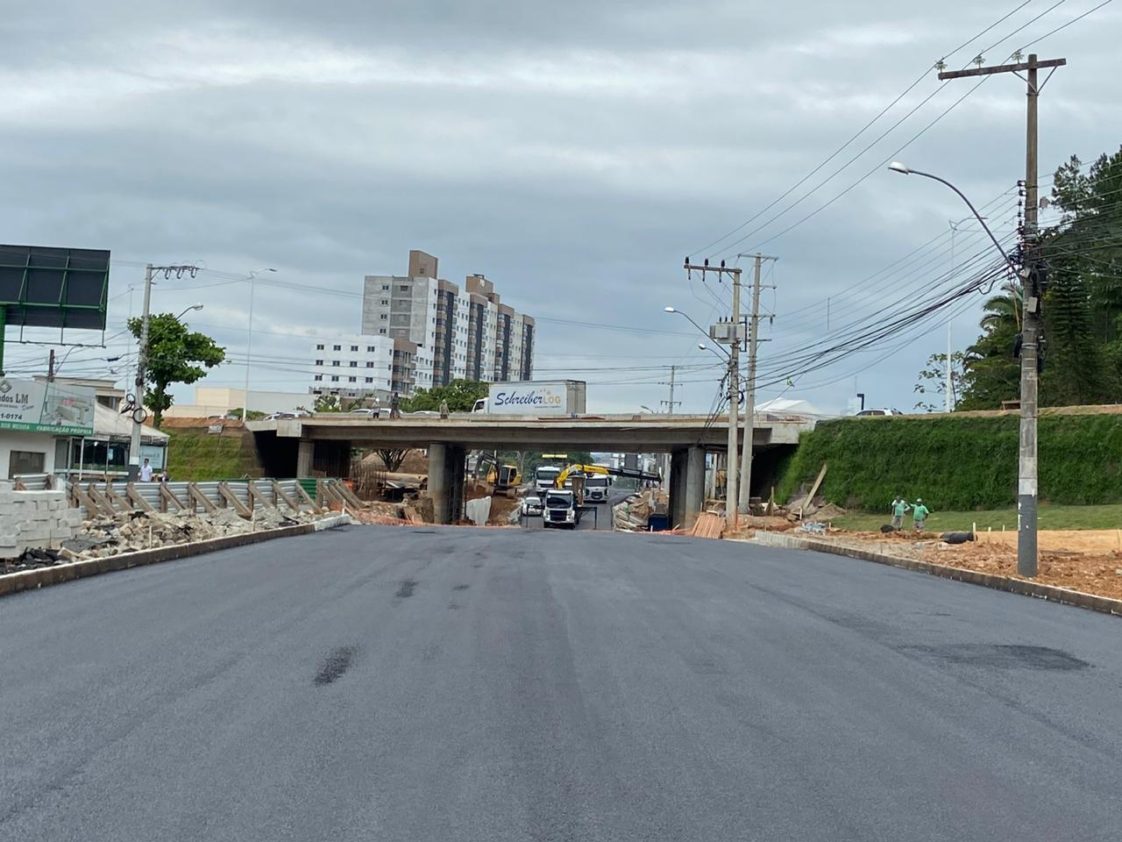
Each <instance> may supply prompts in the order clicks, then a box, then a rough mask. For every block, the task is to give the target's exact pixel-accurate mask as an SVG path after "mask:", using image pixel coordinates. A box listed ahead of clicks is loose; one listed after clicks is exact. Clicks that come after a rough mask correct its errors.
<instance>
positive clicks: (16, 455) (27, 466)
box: [8, 450, 47, 477]
mask: <svg viewBox="0 0 1122 842" xmlns="http://www.w3.org/2000/svg"><path fill="white" fill-rule="evenodd" d="M46 459H47V454H46V453H35V452H34V451H31V450H13V451H12V452H11V455H10V456H9V457H8V476H9V477H14V476H15V475H16V474H41V473H43V466H44V464H45V463H46Z"/></svg>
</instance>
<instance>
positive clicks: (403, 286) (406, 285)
mask: <svg viewBox="0 0 1122 842" xmlns="http://www.w3.org/2000/svg"><path fill="white" fill-rule="evenodd" d="M398 289H399V290H401V291H402V292H409V285H408V284H402V285H401V286H399V287H398Z"/></svg>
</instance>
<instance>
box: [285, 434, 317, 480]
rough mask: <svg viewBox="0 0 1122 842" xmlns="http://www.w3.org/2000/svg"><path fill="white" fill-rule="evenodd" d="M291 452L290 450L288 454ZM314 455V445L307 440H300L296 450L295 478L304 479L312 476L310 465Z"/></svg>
mask: <svg viewBox="0 0 1122 842" xmlns="http://www.w3.org/2000/svg"><path fill="white" fill-rule="evenodd" d="M291 452H292V451H291V450H290V451H289V453H291ZM315 455H316V443H315V442H314V441H311V440H309V439H300V443H299V444H298V445H297V448H296V477H297V479H305V478H307V477H310V476H311V475H312V463H313V461H314V459H315Z"/></svg>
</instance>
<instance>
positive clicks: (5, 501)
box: [0, 483, 82, 559]
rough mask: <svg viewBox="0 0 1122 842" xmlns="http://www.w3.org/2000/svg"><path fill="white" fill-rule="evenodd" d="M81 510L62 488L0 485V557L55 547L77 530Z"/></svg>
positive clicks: (80, 520)
mask: <svg viewBox="0 0 1122 842" xmlns="http://www.w3.org/2000/svg"><path fill="white" fill-rule="evenodd" d="M81 527H82V513H81V511H80V510H78V509H75V508H71V507H70V505H69V502H68V501H67V498H66V492H65V491H13V490H12V488H11V486H10V484H8V483H5V484H3V486H2V487H0V559H4V558H16V557H18V556H19V555H20V554H21V553H22V552H23V551H24V550H26V549H29V548H45V547H52V548H53V547H58V546H59V545H60V544H61V543H62V542H63V541H66V540H69V539H71V538H73V537H74V536H75V535H77V534H78V530H79V529H81Z"/></svg>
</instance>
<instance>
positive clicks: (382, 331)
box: [378, 327, 386, 334]
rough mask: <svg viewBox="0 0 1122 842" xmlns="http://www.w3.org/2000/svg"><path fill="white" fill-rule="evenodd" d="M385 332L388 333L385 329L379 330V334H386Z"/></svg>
mask: <svg viewBox="0 0 1122 842" xmlns="http://www.w3.org/2000/svg"><path fill="white" fill-rule="evenodd" d="M385 332H386V329H385V328H384V327H380V328H378V333H381V334H385Z"/></svg>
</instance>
